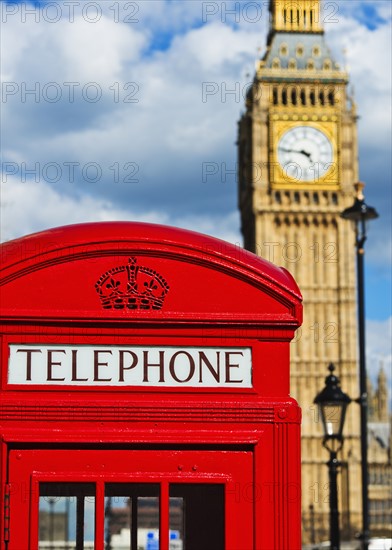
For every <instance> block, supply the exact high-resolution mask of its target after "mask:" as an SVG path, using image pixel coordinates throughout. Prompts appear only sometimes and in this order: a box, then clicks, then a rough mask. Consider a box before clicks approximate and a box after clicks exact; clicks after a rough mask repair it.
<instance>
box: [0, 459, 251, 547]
mask: <svg viewBox="0 0 392 550" xmlns="http://www.w3.org/2000/svg"><path fill="white" fill-rule="evenodd" d="M252 465H253V456H252V453H251V452H247V451H177V450H176V451H174V450H173V451H170V450H132V451H130V450H75V449H73V450H71V449H68V450H64V449H63V450H53V449H52V450H11V451H10V454H9V493H10V501H9V504H10V507H9V531H8V533H7V538H8V541H9V542H8V550H21V548H24V549H26V550H27V549H29V550H44V549H46V550H49V549H50V550H140V549H142V550H200V549H201V548H203V550H241V549H242V550H250V549H251V548H253V547H254V546H253V498H252V491H253V480H252V471H253V467H252Z"/></svg>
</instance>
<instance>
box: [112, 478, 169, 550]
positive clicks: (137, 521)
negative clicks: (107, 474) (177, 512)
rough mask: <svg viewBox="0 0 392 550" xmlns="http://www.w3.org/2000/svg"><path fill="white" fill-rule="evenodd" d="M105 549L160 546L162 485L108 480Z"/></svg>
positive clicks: (142, 549) (136, 549)
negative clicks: (160, 494)
mask: <svg viewBox="0 0 392 550" xmlns="http://www.w3.org/2000/svg"><path fill="white" fill-rule="evenodd" d="M105 550H159V485H158V484H152V483H109V484H107V485H106V488H105Z"/></svg>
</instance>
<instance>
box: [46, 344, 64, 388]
mask: <svg viewBox="0 0 392 550" xmlns="http://www.w3.org/2000/svg"><path fill="white" fill-rule="evenodd" d="M53 353H66V351H65V349H48V362H47V367H48V369H47V377H46V380H47V381H48V382H64V380H65V378H53V371H52V368H53V367H59V366H61V361H53V358H52V354H53Z"/></svg>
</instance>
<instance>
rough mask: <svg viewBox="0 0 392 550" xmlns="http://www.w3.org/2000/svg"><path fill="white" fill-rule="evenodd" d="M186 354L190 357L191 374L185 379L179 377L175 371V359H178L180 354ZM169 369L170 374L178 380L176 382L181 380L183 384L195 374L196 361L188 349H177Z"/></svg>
mask: <svg viewBox="0 0 392 550" xmlns="http://www.w3.org/2000/svg"><path fill="white" fill-rule="evenodd" d="M181 354H183V355H186V356H187V357H188V359H189V375H188V376H187V378H185V379H184V380H181V378H178V376H177V375H176V373H175V371H174V364H175V361H176V358H177V357H178V356H179V355H181ZM169 371H170V374H171V375H172V378H173V379H174V380H175V381H176V382H179V383H180V384H183V383H184V382H189V380H190V379H191V378H192V376H193V375H194V374H195V362H194V360H193V357H192V355H191V354H190V353H188V352H187V351H177V352H176V353H175V354H174V355H173V357H172V358H171V359H170V363H169Z"/></svg>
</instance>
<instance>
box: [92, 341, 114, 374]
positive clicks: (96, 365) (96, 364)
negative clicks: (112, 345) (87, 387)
mask: <svg viewBox="0 0 392 550" xmlns="http://www.w3.org/2000/svg"><path fill="white" fill-rule="evenodd" d="M100 353H110V355H112V352H111V351H110V349H102V350H97V349H95V350H94V382H110V381H111V380H112V379H111V378H100V377H99V367H107V366H108V363H102V362H100V361H99V354H100Z"/></svg>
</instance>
